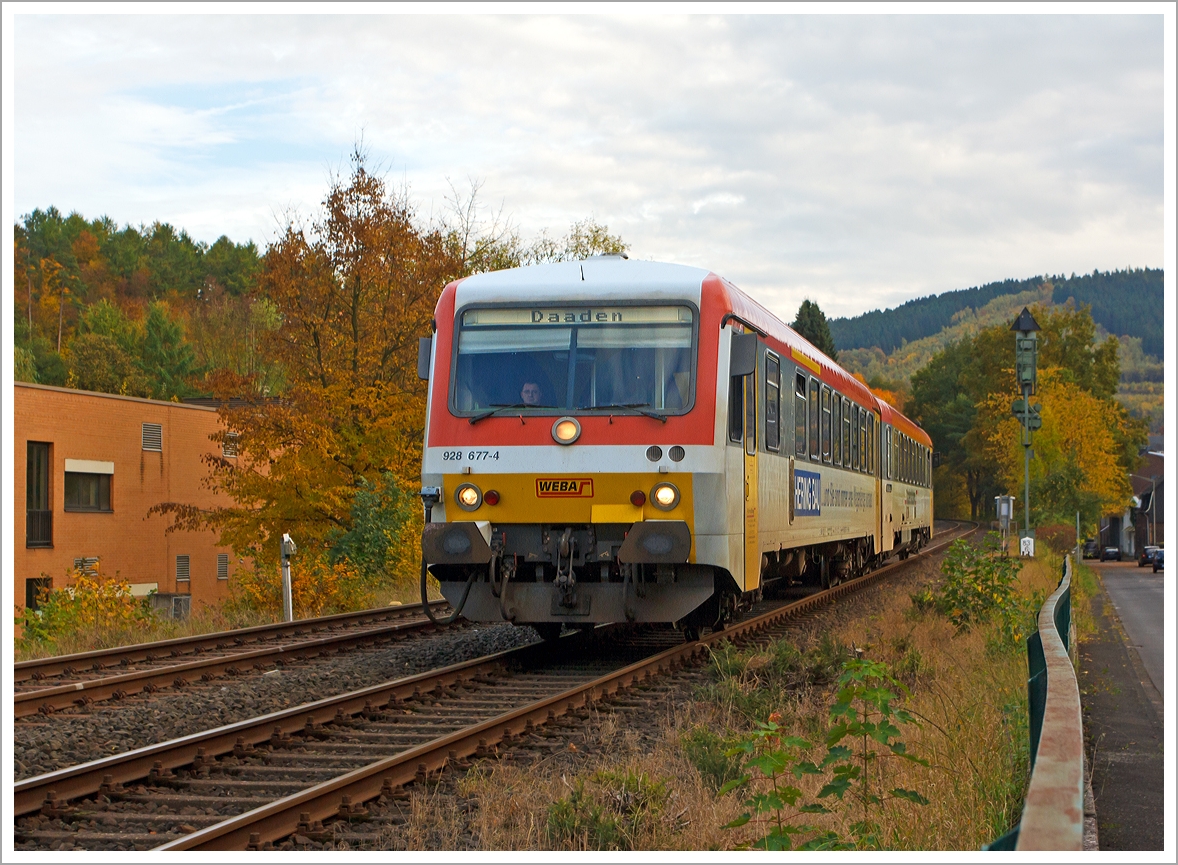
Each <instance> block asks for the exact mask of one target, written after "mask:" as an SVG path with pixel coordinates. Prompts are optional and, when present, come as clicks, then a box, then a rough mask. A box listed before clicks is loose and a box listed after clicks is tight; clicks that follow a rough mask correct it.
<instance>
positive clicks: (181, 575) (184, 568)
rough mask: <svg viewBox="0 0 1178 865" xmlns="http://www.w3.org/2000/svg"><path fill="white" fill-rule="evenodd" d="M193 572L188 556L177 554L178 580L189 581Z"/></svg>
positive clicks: (179, 581) (180, 581)
mask: <svg viewBox="0 0 1178 865" xmlns="http://www.w3.org/2000/svg"><path fill="white" fill-rule="evenodd" d="M191 574H192V570H191V564H190V563H189V559H188V556H176V582H178V583H187V582H188V580H189V579H190V578H191Z"/></svg>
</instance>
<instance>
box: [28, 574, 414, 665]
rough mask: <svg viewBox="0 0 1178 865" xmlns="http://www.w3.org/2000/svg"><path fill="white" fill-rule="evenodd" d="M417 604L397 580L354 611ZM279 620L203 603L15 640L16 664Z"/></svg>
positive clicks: (235, 606)
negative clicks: (182, 613)
mask: <svg viewBox="0 0 1178 865" xmlns="http://www.w3.org/2000/svg"><path fill="white" fill-rule="evenodd" d="M419 602H420V592H419V590H418V588H417V586H416V585H410V581H407V580H399V581H397V582H391V581H390V582H388V583H385V584H383V585H381V586H378V587H377V588H376V589H375V590H374V591H373V592H372V594H371V595H370V596H369V597H368V598H366V599H365V602H364V603H363V604H361V605H360V606H359V607H357V608H356V609H368V608H376V607H383V606H390V605H397V604H412V603H419ZM277 621H278V618H277V617H275V616H274V615H273V614H271V613H269V612H266V611H261V610H256V609H250V608H248V607H247V606H245V605H243V604H234V603H232V602H229V603H226V602H221V603H217V604H205V603H202V604H201V605H200V606H199V608H198V609H194V610H193V611H192V613H191V615H190V616H189V617H188V618H186V619H172V618H170V617H167V616H164V615H162V614H160V613H155V612H152V613H150V614H149V615H147V616H145V617H143V618H142V619H140V620H139V621H137V622H136V623H135V624H134V626H133V627H125V626H120V625H118V624H114V625H99V626H96V627H78V628H74V629H70V630H65V631H62V632H59V633H57V634H55V635H54V637H53V639H52V640H46V641H41V640H26V639H21V638H19V637H18V638H17V639H15V641H14V652H15V660H16V661H27V660H33V659H36V658H48V657H54V656H57V655H72V654H76V653H79V652H90V651H94V650H96V649H106V648H112V647H114V646H125V645H131V644H135V643H150V642H155V641H158V640H171V639H177V638H180V637H194V636H198V635H200V634H211V633H215V632H218V631H230V630H236V629H238V628H249V627H254V626H257V625H269V624H273V623H275V622H277Z"/></svg>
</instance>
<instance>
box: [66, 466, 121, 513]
mask: <svg viewBox="0 0 1178 865" xmlns="http://www.w3.org/2000/svg"><path fill="white" fill-rule="evenodd" d="M110 478H111V476H110V475H97V474H90V473H88V472H66V473H65V509H66V510H67V511H107V512H109V511H110V509H111V507H110Z"/></svg>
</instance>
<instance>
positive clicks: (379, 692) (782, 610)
mask: <svg viewBox="0 0 1178 865" xmlns="http://www.w3.org/2000/svg"><path fill="white" fill-rule="evenodd" d="M976 528H977V527H976V525H975V526H973V527H972V528H970V529H969V531H973V530H976ZM955 534H957V533H948V534H947V536H946V537H945V540H944V541H943V542H941V543H938V544H935V545H933V546H930V547H928V548H927V549H926V550H925V551H923V553H924V554H925V555H927V554H929V553H933V552H936V551H938V550H940V549H942V548H943V547H945V546H946V545H947V544H948V543H949V541H950V540H952V538H953V536H954V535H955ZM922 557H923V556H922ZM912 561H913V560H911V559H910V560H909V561H908V562H895V563H893V564H891V565H888V566H885V567H883V568H880V569H877V570H875V571H873V572H871V573H869V574H866V575H864V576H862V577H858V578H856V579H854V580H850V581H848V582H845V583H841V584H839V585H838V586H836V587H834V588H831V589H828V590H826V591H821V592H817V593H815V594H813V595H809V596H807V597H805V598H802V599H800V600H798V601H795V602H792V603H788V604H785V605H783V606H781V607H777V608H775V609H772V610H769V611H766V612H764V613H762V614H760V615H757V616H754V617H752V618H750V619H746V620H742V621H737V622H734V623H732V625H731V626H730V627H728V628H727V629H725V630H723V631H720V632H717V633H713V634H711V635H708V636H705V637H704V638H702V639H701V640H699V641H697V642H692V643H685V644H681V645H678V646H675V647H673V648H670V649H666V650H663V651H660V652H658V653H656V654H655V655H653V656H650V657H648V658H646V659H645V660H643V661H640V662H637V663H634V664H631V665H629V666H626V667H623V668H621V669H618V670H616V671H615V672H611V673H607V674H605V675H604V676H602V677H601V678H598V679H595V680H593V681H591V682H588V683H586V684H585V685H583V686H581V687H580V688H574V689H571V690H569V691H565V692H561V693H558V694H555V695H553V696H549V697H544V698H542V699H541V700H540V701H539V702H535V703H527V704H525V705H521V706H518V707H517V708H515V709H511V710H509V711H508V712H506V713H505V714H503V715H500V716H497V717H495V718H491V719H488V720H487V721H485V722H480V724H479V725H478V726H471V727H468V728H465V729H463V730H459V731H455V732H453V733H446V734H444V735H443V736H442V737H440V738H438V739H436V740H433V741H431V742H428V743H423V744H422V745H421V746H420V747H415V748H414V749H412V750H411V751H406V752H403V753H402V754H400V755H397V756H394V757H389V758H386V759H385V760H383V761H380V762H377V763H374V764H371V765H370V766H367V767H364V768H361V769H356V770H353V771H351V772H348V773H345V774H343V775H341V776H339V777H337V778H335V779H332V780H330V781H326V782H323V783H321V784H318V785H309V786H308V788H307V789H306V790H304V791H302V792H299V793H296V794H293V795H290V796H287V797H283V798H281V799H276V800H275V801H273V802H271V803H269V804H266V805H264V806H262V807H260V808H255V809H254V810H252V811H248V812H245V813H243V814H239V815H237V816H229V815H226V818H225V819H224V820H221V821H219V822H217V823H215V824H214V825H212V826H209V827H207V828H205V829H201V830H200V831H197V832H193V833H190V834H189V835H187V836H185V837H183V838H180V839H175V840H174V841H172V842H171V843H168V844H166V845H165V846H166V847H167V849H228V848H237V849H241V848H244V847H248V846H254V847H257V846H258V845H259V844H265V843H266V842H270V841H274V840H277V839H279V838H282V837H285V836H286V835H289V834H291V833H292V832H295V831H297V829H298V827H299V825H300V823H301V822H306V820H311V821H313V820H324V819H330V818H331V817H332V816H334V815H336V814H339V813H343V812H341V810H340V809H341V807H343V808H345V810H346V809H347V808H348V807H352V806H354V805H359V804H361V803H363V802H364V801H367V799H369V798H372V797H373V796H376V795H379V794H380V793H381V791H382V790H385V789H386V788H387V789H389V790H392V789H394V788H395V787H397V786H403V785H404V784H407V783H409V782H410V781H411V780H413V779H415V778H420V777H421V776H423V775H426V774H428V773H431V772H434V771H437V770H438V769H441V768H442V767H444V766H446V765H448V764H449V763H451V762H454V761H459V762H461V761H462V760H463V759H465V758H468V757H470V756H471V755H472V754H475V755H477V754H479V753H483V752H484V750H485V749H493V748H494V747H495V746H497V745H498V744H505V743H508V742H509V741H510V740H511V739H512V737H516V736H520V735H527V734H528V733H529V732H531V731H532V730H534V729H536V728H538V727H542V726H544V725H545V724H548V723H549V722H550V721H555V720H556V719H557V718H560V717H562V716H565V715H568V714H569V713H575V712H577V711H578V709H579V708H580V707H583V706H585V705H586V703H587V702H588V703H592V702H593V701H595V700H598V699H603V698H606V697H608V696H609V695H612V694H616V693H617V692H618V691H619V690H625V689H627V688H630V687H633V686H635V685H636V684H638V683H640V682H642V681H645V680H646V679H648V678H649V677H651V676H657V675H658V674H659V673H660V672H665V671H667V670H674V669H677V668H679V667H681V666H683V665H686V664H690V663H691V662H692V660H693V659H698V657H700V656H701V655H704V654H706V652H707V650H708V647H710V646H712V645H715V644H716V643H719V642H721V641H724V640H729V639H754V640H757V639H765V638H768V637H770V636H772V634H773V633H774V630H775V629H776V628H778V627H779V626H780V625H781V624H783V623H785V622H788V621H790V620H793V619H796V618H797V617H799V616H804V615H805V614H807V613H808V612H810V611H811V610H814V609H817V608H819V607H821V606H823V605H824V604H826V603H829V602H831V601H833V600H835V599H837V598H841V597H843V596H844V595H847V594H850V593H853V592H857V591H859V590H861V589H863V588H864V587H866V586H869V585H872V584H874V583H876V582H877V581H880V580H882V579H885V578H886V577H887V576H889V575H890V574H892V573H894V572H895V571H896V570H898V569H902V568H904V567H905V566H906V565H910V564H911V563H912ZM586 638H587V637H582V636H576V635H574V636H570V637H567V638H564V639H562V640H560V641H558V642H559V643H562V644H563V643H565V642H566V640H569V641H576V640H579V639H586ZM571 647H572V643H570V645H569V648H570V649H571ZM553 649H554V647H553V646H552V645H551V644H546V643H533V644H529V645H527V646H524V647H521V648H519V649H513V650H509V651H506V652H502V653H499V654H496V655H492V656H487V657H483V658H477V659H473V660H470V661H465V662H462V663H459V664H455V665H452V666H449V667H446V668H442V669H439V670H434V671H430V672H427V673H420V674H416V675H414V676H409V677H406V678H403V679H397V680H394V681H390V682H385V683H382V684H379V685H375V686H372V687H369V688H365V689H362V690H360V691H354V692H350V693H347V694H341V695H337V696H333V697H327V698H324V699H322V700H319V701H317V702H315V703H310V704H305V705H301V706H295V707H291V708H289V709H284V710H281V711H278V712H274V713H270V714H268V715H265V716H261V717H258V718H251V719H248V720H245V721H240V722H236V723H233V724H230V725H227V726H224V727H219V728H217V729H214V730H207V731H203V732H200V733H196V734H193V735H191V736H186V737H183V738H181V739H175V740H172V741H170V742H163V743H157V744H154V745H149V746H145V747H143V748H139V749H136V750H134V751H131V752H127V753H123V754H117V755H113V756H111V757H106V758H101V759H98V760H94V761H92V762H89V763H85V764H81V765H78V766H71V767H68V768H65V769H60V770H57V771H54V772H50V773H47V774H44V775H39V776H37V777H34V778H28V779H25V780H22V781H18V782H17V783H16V784H15V785H14V791H13V792H14V795H13V808H14V815H15V816H18V817H19V816H22V815H28V814H32V813H34V812H36V811H38V810H40V811H41V812H42V813H43V814H45V815H47V816H48V815H59V816H60V815H61V814H65V813H66V810H67V806H66V803H67V802H69V801H71V800H75V799H80V798H83V797H87V796H91V795H94V794H96V793H99V792H101V791H104V790H106V791H116V790H119V789H120V785H122V784H128V783H132V782H135V781H140V780H141V779H143V778H145V777H154V776H155V775H158V776H159V777H161V778H165V777H168V775H169V773H170V771H171V770H174V769H177V768H180V767H183V766H187V765H191V764H195V763H196V761H205V762H207V761H210V760H215V759H217V758H219V757H221V756H223V755H226V754H230V753H233V754H237V753H239V752H240V753H241V754H242V755H246V754H248V753H250V750H251V749H252V748H253V747H255V746H261V745H263V744H264V743H265V742H267V741H275V740H277V741H279V742H282V741H285V740H286V738H287V737H288V736H292V735H296V734H298V733H299V731H304V732H305V731H307V730H311V731H314V730H316V729H318V728H320V727H321V726H322V725H326V724H335V723H341V722H342V723H344V724H346V723H347V721H348V719H349V718H351V717H353V716H357V715H359V716H366V714H370V713H373V712H376V713H379V712H381V711H384V710H385V709H387V708H389V707H392V706H395V705H397V704H399V702H400V701H402V700H412V699H420V698H422V697H423V696H425V695H429V694H434V695H439V697H440V695H442V694H443V693H444V692H445V689H447V688H449V687H451V686H452V685H455V684H458V683H461V682H466V681H476V682H477V681H480V680H479V679H478V678H476V677H479V676H482V677H488V676H493V675H494V670H495V669H499V668H502V667H504V666H505V665H506V664H507V663H508V662H509V660H510V661H512V662H513V664H514V663H520V661H519V660H517V659H519V658H520V657H521V656H522V655H525V654H528V653H531V654H536V655H544V654H546V653H550V652H552V651H553ZM525 666H526V665H525ZM153 773H154V775H153ZM120 795H121V794H120ZM304 817H306V820H304ZM254 836H256V838H255V837H254ZM160 840H161V842H163V841H166V839H165V838H161V839H160Z"/></svg>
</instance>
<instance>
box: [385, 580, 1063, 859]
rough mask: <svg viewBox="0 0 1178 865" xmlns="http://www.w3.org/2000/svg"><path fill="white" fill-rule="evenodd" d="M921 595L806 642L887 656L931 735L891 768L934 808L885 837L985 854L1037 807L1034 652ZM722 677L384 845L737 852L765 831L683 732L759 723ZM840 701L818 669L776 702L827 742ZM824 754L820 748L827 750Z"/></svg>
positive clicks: (910, 809)
mask: <svg viewBox="0 0 1178 865" xmlns="http://www.w3.org/2000/svg"><path fill="white" fill-rule="evenodd" d="M1058 574H1059V562H1058V560H1053V559H1051V558H1044V559H1040V560H1038V561H1035V562H1031V563H1029V564H1028V565H1027V566H1026V567H1025V568H1024V569H1023V571H1022V573H1021V575H1020V594H1022V595H1023V596H1024V597H1030V596H1031V595H1032V593H1033V592H1034V591H1036V590H1038V591H1039V592H1041V593H1043V594H1049V593H1050V592H1051V591H1052V590H1053V589H1054V587H1055V585H1056V583H1057V582H1058ZM929 580H930V577H928V576H926V577H925V579H924V581H925V582H928V581H929ZM911 588H912V582H911V581H904V582H901V583H900V584H899V585H892V586H889V587H885V588H884V589H883V590H881V591H879V592H878V593H877V594H876V595H875V597H873V598H872V599H870V602H869V603H865V604H862V605H860V608H862V609H863V613H862V615H856V616H851V617H844V618H845V620H844V621H839V619H838V617H831V619H830V620H829V621H828V622H827V624H826V625H825V626H823V627H820V629H819V630H817V631H815V632H812V633H810V634H809V635H808V636H807V637H805V638H802V640H801V645H799V647H798V648H799V649H801V650H802V651H803V652H804V651H805V650H807V649H810V648H813V647H814V646H816V645H817V644H818V643H819V642H820V638H821V636H822V633H824V632H825V633H826V634H828V635H829V637H832V638H833V640H834V644H836V645H837V644H838V643H841V644H842V645H844V646H846V647H853V648H854V649H855V650H859V651H861V652H862V653H863V655H864V656H865V657H870V658H872V659H874V660H881V661H886V662H887V663H888V664H889V665H890V666H891V668H892V670H893V671H894V672H895V674H896V675H897V677H898V678H900V679H901V680H902V681H903V682H904V683H905V684H906V685H907V687H908V688H909V689H910V690H911V696H910V697H909V698H908V699H907V701H906V702H905V706H904V707H905V708H907V709H908V710H909V711H910V712H912V713H913V714H914V715H916V716H917V718H918V719H919V728H917V729H912V728H911V727H908V728H905V729H904V733H903V738H904V740H905V741H906V743H907V745H908V748H909V750H910V751H912V752H915V753H918V754H920V755H921V756H923V757H925V758H926V759H927V760H928V761H929V764H930V765H929V766H928V767H927V768H926V767H922V766H920V765H917V764H913V763H909V762H907V761H903V760H894V761H888V769H887V772H888V776H887V779H886V780H887V784H888V786H889V787H890V786H900V787H905V788H908V789H914V790H918V791H920V792H921V793H922V794H923V795H924V796H925V797H927V798H928V800H929V804H928V805H925V806H919V805H914V804H911V803H908V802H902V801H894V802H892V803H890V804H889V805H886V806H884V807H883V808H882V809H881V812H880V813H878V814H876V815H874V818H875V819H876V820H877V821H878V822H879V823H880V825H881V828H882V830H883V831H882V835H881V837H882V839H883V843H884V844H885V846H887V847H891V848H897V849H911V850H977V849H979V848H980V847H981V846H982V845H983V844H986V843H988V842H990V841H993V840H994V839H995V838H997V837H998V836H1000V835H1001V834H1002V833H1003V832H1005V831H1006V829H1008V828H1009V827H1010V826H1011V825H1012V824H1013V823H1014V822H1015V821H1016V820H1017V819H1018V815H1019V813H1020V811H1021V807H1022V797H1023V793H1024V789H1025V783H1026V773H1027V732H1026V724H1027V721H1026V655H1025V651H1024V650H1023V649H1022V648H1021V647H1017V646H1015V647H1010V648H1008V649H1006V650H1004V651H1003V650H996V648H995V643H994V640H995V634H996V629H994V628H992V627H988V626H984V625H983V626H978V627H975V628H974V629H973V630H970V631H966V632H960V633H959V632H957V631H955V629H954V627H953V626H952V624H950V623H949V622H948V621H946V620H945V619H944V618H943V617H940V616H938V615H937V614H935V613H933V612H926V613H919V612H917V611H916V610H915V609H914V607H913V604H912V603H911V601H910V599H909V597H908V594H907V593H908V591H909V590H910V589H911ZM1078 606H1082V604H1079V605H1078ZM827 643H828V645H829V644H830V643H831V640H829V639H828V640H827ZM771 651H772V649H771V648H769V649H761V650H751V651H748V652H745V653H743V654H742V656H741V663H740V664H738V665H737V666H739V667H740V670H741V672H740V673H739V674H738V675H737V676H735V680H734V683H733V682H729V683H728V684H729V685H731V686H733V687H735V688H737V689H738V690H740V689H746V690H753V689H756V688H757V687H763V686H764V682H765V678H764V677H762V676H760V675H759V673H760V671H762V670H763V669H764V668H765V667H766V666H767V665H768V664H769V663H770V657H769V656H770V654H771ZM803 678H804V677H803ZM684 681H688V680H684ZM707 681H708V680H707V677H706V676H700V675H699V674H697V675H696V677H695V680H694V682H695V684H694V685H692V684H690V683H689V681H688V683H687V684H680V685H679V686H677V688H675V687H673V688H672V690H669V691H666V699H665V700H663V701H661V702H659V701H656V702H655V703H654V705H653V706H648V707H632V708H620V709H618V710H617V711H612V712H608V711H601V712H595V713H594V716H593V718H591V720H590V721H589V722H587V723H586V724H585V725H584V727H582V728H581V729H579V730H578V731H577V733H576V734H574V735H572V738H571V749H570V748H569V747H565V746H564V745H563V744H562V746H561V748H560V749H558V750H555V751H551V752H548V753H545V754H540V753H538V752H536V751H528V750H524V751H520V750H519V749H516V750H513V751H511V752H509V753H508V755H507V756H506V758H505V759H500V760H498V761H491V760H487V761H483V762H481V763H480V764H478V765H476V766H475V767H474V768H473V769H471V770H470V771H469V772H467V773H466V774H465V775H463V776H461V777H457V778H455V779H453V780H451V781H448V782H444V783H442V784H440V785H433V786H430V787H426V788H425V789H422V790H413V791H412V793H411V799H410V802H409V803H406V804H407V807H404V808H403V809H402V812H401V813H402V814H403V822H399V823H398V824H397V825H389V824H388V823H386V824H385V825H384V828H383V829H382V830H381V838H380V841H379V843H377V844H374V845H373V846H377V847H381V848H386V849H388V848H395V849H419V850H421V849H432V850H455V849H459V850H461V849H468V850H469V849H478V850H594V849H636V850H716V849H732V848H734V847H736V846H737V845H738V844H740V843H741V842H744V841H748V840H749V839H750V838H752V837H754V835H753V833H752V832H751V831H750V827H745V828H744V829H736V830H725V829H722V828H720V827H722V826H723V825H724V824H725V823H727V822H729V821H731V820H732V819H733V818H734V817H735V816H737V815H738V814H739V813H740V812H741V811H742V810H743V809H742V808H741V800H742V798H744V797H743V796H742V795H741V794H739V793H733V794H728V795H724V796H717V795H716V793H715V792H714V790H715V788H716V787H717V786H719V784H718V783H716V781H715V779H710V780H709V779H707V778H705V777H704V775H702V774H701V771H700V769H699V768H698V767H697V765H696V764H693V762H692V760H691V759H689V757H688V755H687V752H686V751H685V748H684V741H685V737H686V736H689V735H690V734H691V731H692V730H700V729H703V730H706V731H709V733H708V734H707V735H711V734H712V733H714V734H717V736H719V737H723V736H724V735H737V734H739V733H740V732H741V731H745V730H748V729H749V727H750V719H749V718H748V717H747V716H746V715H745V714H742V712H741V711H740V707H739V705H738V703H737V702H733V701H731V700H727V701H726V700H724V699H720V700H716V699H715V698H716V695H717V693H723V692H722V690H720V689H718V688H717V687H716V686H715V683H714V682H713V683H712V685H711V686H708V685H706V684H705V683H706V682H707ZM758 683H760V684H758ZM701 685H703V687H701ZM729 693H732V692H731V691H730V692H729ZM705 696H706V697H711V698H712V700H707V699H703V698H704V697H705ZM832 696H833V686H832V683H831V682H830V681H829V680H828V679H827V680H823V677H822V676H818V681H816V682H812V683H809V684H807V683H806V682H805V681H801V682H796V683H794V684H793V685H791V686H790V687H788V688H783V689H782V690H781V691H780V692H779V693H777V694H775V695H773V699H772V700H771V702H770V703H766V704H765V705H772V707H773V709H774V710H776V711H778V712H780V713H781V714H782V717H783V721H782V724H783V725H784V726H786V727H787V728H788V731H789V732H790V733H793V734H796V735H801V736H803V737H805V738H807V739H809V740H810V741H813V742H821V741H822V739H823V736H824V733H825V730H826V728H827V724H828V713H829V708H830V704H831V702H832ZM744 705H748V704H747V703H746V704H744ZM757 705H761V704H757ZM766 715H767V713H766ZM762 720H763V719H762ZM713 738H717V737H716V736H713ZM562 741H563V742H565V743H570V740H568V739H566V740H562ZM717 753H722V752H719V751H718V752H717ZM814 756H816V757H820V756H821V752H820V751H819V749H817V748H816V750H815V753H814ZM697 762H699V761H698V759H697ZM805 782H806V783H802V784H799V786H802V787H803V789H805V790H806V792H807V793H808V794H809V795H810V796H811V797H812V796H813V795H815V794H816V793H817V787H818V785H819V783H820V781H819V780H817V779H813V778H807V779H805ZM644 785H645V786H644ZM807 785H808V786H807ZM641 790H646V791H647V792H646V793H645V794H643V793H641V792H640V791H641ZM636 791H639V792H636ZM652 791H653V792H652ZM644 796H645V798H644ZM806 817H807V819H806V820H805V821H804V822H809V823H812V824H815V825H818V826H819V827H821V828H824V829H825V828H829V829H833V830H834V831H836V832H838V833H839V834H840V835H842V836H843V837H849V834H850V833H849V828H850V824H851V823H852V822H853V821H855V820H858V819H861V817H862V814H861V813H860V812H859V811H858V810H857V808H856V806H853V805H852V804H851V803H850V802H849V801H848V802H847V804H846V805H845V806H844V807H842V808H841V809H840V810H839V811H838V812H837V813H834V814H831V815H821V816H818V817H817V818H815V817H814V815H806Z"/></svg>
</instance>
